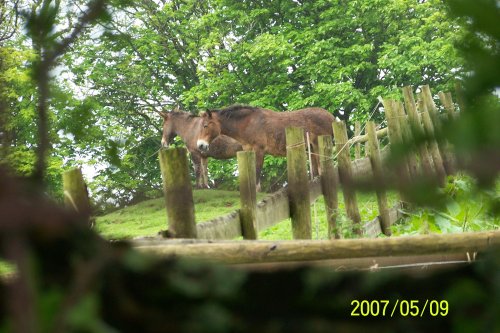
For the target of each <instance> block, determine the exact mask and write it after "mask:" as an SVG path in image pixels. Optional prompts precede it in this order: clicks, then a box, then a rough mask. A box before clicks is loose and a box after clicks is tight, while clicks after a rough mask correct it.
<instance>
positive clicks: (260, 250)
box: [135, 231, 500, 264]
mask: <svg viewBox="0 0 500 333" xmlns="http://www.w3.org/2000/svg"><path fill="white" fill-rule="evenodd" d="M135 246H136V247H137V248H138V249H139V250H141V251H144V252H148V253H154V254H157V255H162V256H165V255H175V256H183V257H194V258H198V259H204V260H209V261H216V262H221V263H226V264H243V263H269V262H287V261H312V260H331V259H342V258H363V257H379V256H380V257H382V256H411V255H426V254H436V253H440V254H446V253H466V252H469V253H470V254H471V257H472V256H473V253H474V252H479V251H483V250H485V249H487V248H490V247H494V246H500V231H488V232H472V233H460V234H448V235H442V234H441V235H437V234H436V235H422V236H407V237H395V238H391V237H388V238H375V239H340V240H314V241H311V240H296V241H222V242H215V243H213V242H207V241H201V240H173V241H172V240H166V241H156V242H151V241H148V242H144V241H136V242H135Z"/></svg>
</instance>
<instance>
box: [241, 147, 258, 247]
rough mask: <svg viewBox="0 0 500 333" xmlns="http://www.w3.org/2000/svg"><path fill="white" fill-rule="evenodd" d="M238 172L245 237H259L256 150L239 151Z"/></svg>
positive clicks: (242, 226) (242, 227) (242, 224)
mask: <svg viewBox="0 0 500 333" xmlns="http://www.w3.org/2000/svg"><path fill="white" fill-rule="evenodd" d="M236 156H237V159H238V174H239V180H240V206H241V208H240V221H241V231H242V233H243V238H244V239H257V235H258V231H257V218H256V216H257V189H256V175H255V152H254V151H239V152H237V153H236Z"/></svg>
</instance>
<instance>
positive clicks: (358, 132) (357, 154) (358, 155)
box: [354, 121, 361, 159]
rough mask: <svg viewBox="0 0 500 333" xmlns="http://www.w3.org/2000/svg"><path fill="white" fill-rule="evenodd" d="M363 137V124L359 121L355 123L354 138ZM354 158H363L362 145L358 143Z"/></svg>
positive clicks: (355, 147)
mask: <svg viewBox="0 0 500 333" xmlns="http://www.w3.org/2000/svg"><path fill="white" fill-rule="evenodd" d="M359 135H361V123H360V122H359V121H356V122H354V136H359ZM354 158H355V159H359V158H361V144H360V143H356V145H355V146H354Z"/></svg>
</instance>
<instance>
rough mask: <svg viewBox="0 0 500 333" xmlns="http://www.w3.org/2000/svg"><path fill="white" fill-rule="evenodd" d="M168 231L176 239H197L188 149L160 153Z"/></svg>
mask: <svg viewBox="0 0 500 333" xmlns="http://www.w3.org/2000/svg"><path fill="white" fill-rule="evenodd" d="M158 155H159V158H160V168H161V175H162V178H163V191H164V194H165V203H166V209H167V217H168V230H169V231H170V233H172V235H173V237H175V238H196V222H195V217H194V201H193V190H192V187H191V177H190V176H189V164H188V158H187V150H186V148H182V147H179V148H170V149H161V150H160V152H159V154H158Z"/></svg>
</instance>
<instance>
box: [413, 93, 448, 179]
mask: <svg viewBox="0 0 500 333" xmlns="http://www.w3.org/2000/svg"><path fill="white" fill-rule="evenodd" d="M418 107H419V109H420V111H421V114H422V122H423V124H424V130H425V133H426V135H427V137H428V138H430V139H431V141H430V142H429V150H430V153H431V156H432V160H433V161H434V167H435V169H436V174H437V177H438V180H439V182H440V183H441V184H444V181H445V178H446V170H445V167H444V162H443V158H442V156H441V152H440V151H439V147H438V144H437V143H436V141H435V140H434V139H432V138H433V137H434V126H433V123H432V119H431V116H430V115H429V112H428V111H427V106H426V105H425V103H424V101H422V100H419V101H418Z"/></svg>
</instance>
